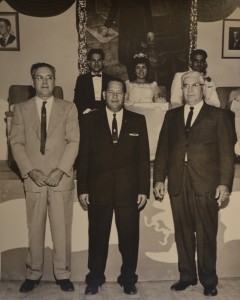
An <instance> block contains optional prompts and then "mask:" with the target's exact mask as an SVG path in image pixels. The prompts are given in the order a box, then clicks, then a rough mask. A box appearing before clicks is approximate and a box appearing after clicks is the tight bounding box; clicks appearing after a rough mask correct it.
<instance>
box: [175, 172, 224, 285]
mask: <svg viewBox="0 0 240 300" xmlns="http://www.w3.org/2000/svg"><path fill="white" fill-rule="evenodd" d="M170 199H171V207H172V213H173V221H174V227H175V240H176V244H177V251H178V268H179V272H180V280H183V281H192V280H196V279H197V271H196V263H195V249H196V247H197V263H198V276H199V280H200V282H201V284H202V285H211V284H217V282H218V278H217V274H216V250H217V249H216V248H217V241H216V239H217V227H218V204H217V201H216V199H215V194H211V195H206V196H198V195H196V194H195V193H194V190H193V187H192V183H191V180H190V176H189V173H188V167H187V166H185V168H184V175H183V181H182V187H181V191H180V194H179V195H177V196H170Z"/></svg>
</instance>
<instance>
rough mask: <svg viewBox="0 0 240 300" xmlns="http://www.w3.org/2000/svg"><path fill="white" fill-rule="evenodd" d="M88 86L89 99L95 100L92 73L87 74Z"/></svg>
mask: <svg viewBox="0 0 240 300" xmlns="http://www.w3.org/2000/svg"><path fill="white" fill-rule="evenodd" d="M86 83H87V84H86V85H87V87H88V88H89V90H88V91H89V96H90V97H89V98H90V99H95V95H94V86H93V80H92V76H91V73H87V74H86Z"/></svg>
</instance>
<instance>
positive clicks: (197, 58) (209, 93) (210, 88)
mask: <svg viewBox="0 0 240 300" xmlns="http://www.w3.org/2000/svg"><path fill="white" fill-rule="evenodd" d="M206 59H207V52H206V51H205V50H203V49H195V50H193V51H192V52H191V55H190V70H192V71H197V72H200V73H202V75H203V76H204V84H205V89H204V101H205V102H206V103H207V104H209V105H212V106H216V107H220V101H219V99H218V94H217V91H216V84H215V82H214V80H213V79H212V78H211V77H209V76H208V74H207V61H206ZM184 73H185V72H177V73H176V74H175V76H174V78H173V82H172V86H171V100H170V102H171V104H172V106H173V107H177V106H180V105H183V104H184V98H183V94H182V89H181V85H182V82H181V78H182V76H183V74H184Z"/></svg>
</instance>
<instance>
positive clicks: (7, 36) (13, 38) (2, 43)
mask: <svg viewBox="0 0 240 300" xmlns="http://www.w3.org/2000/svg"><path fill="white" fill-rule="evenodd" d="M19 50H20V39H19V19H18V13H16V12H0V51H19Z"/></svg>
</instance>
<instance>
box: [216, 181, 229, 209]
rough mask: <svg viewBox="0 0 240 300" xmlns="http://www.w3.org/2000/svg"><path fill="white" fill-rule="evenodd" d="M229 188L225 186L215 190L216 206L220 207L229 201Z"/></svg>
mask: <svg viewBox="0 0 240 300" xmlns="http://www.w3.org/2000/svg"><path fill="white" fill-rule="evenodd" d="M229 195H230V192H229V188H228V187H227V186H226V185H223V184H222V185H219V186H218V187H217V189H216V194H215V198H216V199H217V203H218V206H219V207H221V206H222V204H224V202H226V201H228V200H229Z"/></svg>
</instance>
